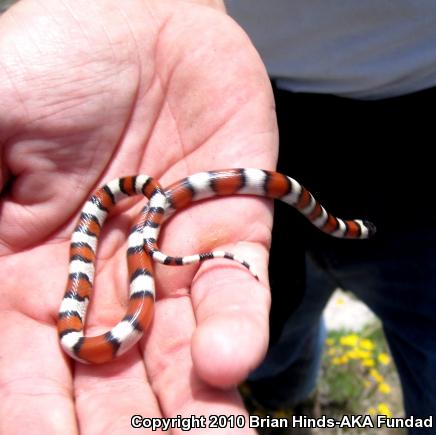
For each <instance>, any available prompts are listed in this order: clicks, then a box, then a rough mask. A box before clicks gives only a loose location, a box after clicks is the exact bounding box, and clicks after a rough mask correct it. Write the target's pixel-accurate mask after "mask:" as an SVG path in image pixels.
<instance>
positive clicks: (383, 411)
mask: <svg viewBox="0 0 436 435" xmlns="http://www.w3.org/2000/svg"><path fill="white" fill-rule="evenodd" d="M377 409H378V413H379V414H380V415H386V417H392V412H391V410H390V409H389V406H388V405H387V404H386V403H379V404H378V407H377Z"/></svg>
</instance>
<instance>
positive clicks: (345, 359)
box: [339, 355, 349, 364]
mask: <svg viewBox="0 0 436 435" xmlns="http://www.w3.org/2000/svg"><path fill="white" fill-rule="evenodd" d="M339 359H340V362H341V364H347V362H348V360H349V358H348V356H347V355H342V356H341V357H340V358H339Z"/></svg>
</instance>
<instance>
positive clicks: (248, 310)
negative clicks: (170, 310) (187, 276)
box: [192, 243, 270, 388]
mask: <svg viewBox="0 0 436 435" xmlns="http://www.w3.org/2000/svg"><path fill="white" fill-rule="evenodd" d="M223 249H225V250H229V251H231V252H234V253H236V254H237V255H239V256H240V257H243V258H245V259H246V260H247V261H248V262H249V263H250V264H252V265H254V266H255V269H256V270H257V271H258V273H259V276H260V281H257V280H256V279H255V278H254V277H253V276H252V275H251V274H250V273H249V272H248V271H247V270H246V269H245V268H244V267H242V266H239V265H237V264H233V263H231V262H229V261H226V260H217V261H214V262H212V261H210V262H206V263H204V264H203V266H202V268H201V269H200V270H199V272H198V273H197V275H196V277H195V280H194V282H193V286H192V304H193V307H194V311H195V316H196V320H197V329H196V331H195V333H194V336H193V342H192V356H193V360H194V365H195V368H196V371H197V373H198V375H199V376H200V377H201V378H202V379H204V380H205V381H206V382H208V383H209V384H211V385H214V386H217V387H221V388H223V387H224V388H225V387H229V386H232V385H236V384H238V383H240V382H242V381H243V380H244V379H246V377H247V376H248V375H249V373H250V372H251V371H252V370H254V369H255V368H256V367H257V366H258V365H259V364H260V362H261V361H262V359H263V357H264V356H265V353H266V349H267V346H268V337H269V335H268V328H269V320H268V319H269V317H268V315H269V308H270V292H269V289H268V287H267V285H266V284H265V283H267V273H266V270H265V265H266V264H267V257H268V254H267V252H266V249H265V248H263V247H262V246H260V245H258V244H255V243H239V244H238V245H234V246H231V247H230V246H229V247H227V246H225V247H223Z"/></svg>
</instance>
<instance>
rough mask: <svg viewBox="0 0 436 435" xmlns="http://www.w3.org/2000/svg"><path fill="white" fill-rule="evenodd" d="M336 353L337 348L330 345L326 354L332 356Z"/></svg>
mask: <svg viewBox="0 0 436 435" xmlns="http://www.w3.org/2000/svg"><path fill="white" fill-rule="evenodd" d="M337 353H338V349H336V348H335V347H331V348H330V349H329V350H327V355H328V356H333V355H336V354H337Z"/></svg>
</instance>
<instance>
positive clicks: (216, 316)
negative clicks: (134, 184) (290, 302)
mask: <svg viewBox="0 0 436 435" xmlns="http://www.w3.org/2000/svg"><path fill="white" fill-rule="evenodd" d="M200 3H201V2H199V4H196V3H195V2H185V1H171V2H161V1H152V0H145V1H144V0H134V1H129V2H119V1H118V0H109V1H105V2H82V1H81V2H77V1H76V0H74V1H72V0H71V1H70V0H67V1H65V2H58V1H57V0H43V1H42V2H41V1H33V0H23V1H20V2H18V3H17V4H16V5H14V6H12V7H11V8H10V9H9V10H8V11H6V12H5V13H4V14H3V15H2V16H1V17H0V65H1V66H0V68H1V71H2V72H1V74H0V94H1V95H2V98H1V110H0V143H1V161H2V166H1V167H2V171H1V173H2V177H1V179H2V191H1V215H0V219H1V222H0V240H1V245H0V246H1V260H0V273H1V276H2V283H1V295H2V297H1V298H0V312H1V316H0V330H1V331H2V333H1V338H0V341H1V343H0V349H1V351H0V354H1V357H0V396H1V401H0V432H1V433H5V434H7V433H20V432H23V431H25V430H28V428H29V427H31V428H32V431H33V432H34V433H64V434H73V433H78V432H79V431H80V432H81V433H83V434H86V433H90V434H95V433H99V432H100V433H101V432H111V433H122V434H126V433H129V432H130V431H135V432H136V431H137V430H138V429H135V428H131V427H130V420H131V417H132V416H133V415H142V416H144V417H148V418H151V417H174V418H176V417H177V415H182V416H185V417H189V416H190V415H195V416H201V415H205V416H209V415H212V414H219V415H221V414H222V415H237V414H243V415H247V414H246V412H245V410H244V407H243V403H242V400H241V398H240V397H239V395H238V393H237V389H236V385H237V384H239V383H240V382H241V381H242V380H243V379H245V378H246V377H247V375H248V373H249V372H251V371H252V370H253V369H254V368H255V367H256V366H257V365H258V364H259V363H260V362H261V360H262V358H263V356H264V354H265V351H266V347H267V342H268V311H269V305H270V295H269V291H268V286H267V271H266V267H267V257H268V249H267V247H268V244H269V238H270V228H271V225H272V204H271V202H270V201H269V200H262V199H259V198H252V197H246V198H234V197H232V198H223V199H216V200H211V201H207V202H205V203H204V204H201V205H197V206H194V207H193V208H192V209H190V210H189V211H186V212H181V213H178V214H177V215H175V216H174V218H173V219H172V220H171V221H170V222H168V224H166V225H165V227H164V233H163V235H162V237H161V238H160V239H159V242H160V243H161V247H162V249H163V250H166V251H167V252H169V253H176V254H189V253H194V252H198V251H202V250H205V249H208V248H212V247H213V248H220V247H221V248H225V249H226V250H228V251H233V252H235V253H238V254H239V255H241V256H243V257H244V258H246V259H247V261H250V262H251V263H252V264H253V265H254V266H255V267H256V270H257V271H258V273H259V275H260V282H257V281H256V280H255V279H254V278H253V277H252V276H251V275H250V273H249V272H248V271H247V270H246V269H245V268H244V267H242V266H238V265H236V264H233V262H230V261H228V260H225V259H223V260H216V261H210V262H205V263H204V265H202V266H201V267H200V268H198V269H197V268H196V267H195V266H194V267H193V268H190V267H186V268H176V267H165V266H162V267H158V266H156V268H155V271H156V275H157V286H158V294H159V296H158V300H157V302H156V304H155V315H154V320H153V323H152V327H151V328H150V329H149V331H148V334H147V337H146V338H145V339H144V340H143V341H142V342H141V346H137V347H136V348H135V349H132V351H130V352H128V353H127V354H126V355H124V356H123V357H121V358H119V359H116V360H114V361H113V362H112V363H108V364H104V365H95V366H94V365H84V364H80V363H77V364H75V363H73V362H72V361H71V360H70V359H69V358H68V357H67V356H66V355H65V354H63V352H62V351H61V348H60V346H59V342H58V337H57V331H56V321H57V312H58V310H59V306H60V303H61V300H62V298H63V293H64V291H65V285H66V281H67V275H68V261H69V259H68V246H69V239H70V236H71V233H72V231H73V228H74V224H75V221H76V220H77V218H78V213H79V210H80V209H81V207H82V205H83V204H84V202H85V201H86V199H87V198H88V196H89V195H90V194H91V192H92V191H93V190H94V189H95V188H97V187H98V186H101V185H102V184H104V183H105V182H107V181H110V180H111V179H114V178H118V177H121V176H123V175H131V174H136V173H145V174H149V175H152V176H154V177H156V178H157V179H158V180H159V181H160V182H161V183H162V185H163V186H166V185H169V184H170V183H171V182H174V181H177V180H179V179H180V178H183V177H184V176H187V175H190V174H192V173H195V172H198V171H201V170H210V169H214V168H215V169H218V168H225V167H238V166H242V167H260V168H269V169H273V168H274V165H275V159H276V153H277V131H276V120H275V114H274V103H273V95H272V92H271V89H270V85H269V79H268V76H267V74H266V72H265V69H264V66H263V64H262V62H261V60H260V58H259V56H258V54H257V52H256V51H255V49H254V48H253V47H252V45H251V43H250V41H249V39H248V37H246V36H245V34H244V33H243V31H242V30H241V29H240V28H239V26H237V25H236V24H235V23H234V21H233V20H232V19H231V18H229V17H228V16H227V15H226V14H225V13H223V11H222V9H221V8H222V6H221V8H220V7H219V6H220V5H219V2H216V3H217V5H216V6H213V5H211V6H207V5H203V4H200ZM247 78H248V79H249V80H248V82H247ZM144 204H145V200H138V201H134V200H132V201H130V202H129V200H126V201H124V202H122V203H120V205H119V208H118V209H117V210H116V211H114V212H113V214H111V216H113V217H112V218H111V219H109V222H108V223H107V224H106V225H105V227H104V229H103V234H102V243H101V245H100V247H99V252H98V260H97V273H96V277H95V289H94V291H95V294H94V297H93V298H92V306H91V307H90V313H89V316H88V319H87V328H86V334H87V335H95V334H96V333H101V332H104V331H106V330H108V329H110V328H111V327H112V326H114V325H115V324H116V323H117V322H118V321H119V320H120V319H121V317H122V316H123V312H124V310H125V304H126V301H127V292H128V280H127V266H126V250H127V234H128V231H129V228H130V225H131V223H132V221H133V219H134V217H135V216H136V214H137V213H138V212H139V211H140V209H141V207H142V206H143V205H144ZM235 217H237V218H236V219H235ZM247 274H248V276H247ZM208 430H209V431H210V432H213V433H216V429H214V428H209V429H205V431H208ZM228 430H229V431H230V430H231V429H230V428H229V429H228ZM240 431H241V433H255V432H254V429H252V428H249V427H248V426H247V425H246V426H245V427H244V428H242V429H241V430H240ZM175 432H177V431H176V430H175ZM224 432H225V429H223V432H221V433H224Z"/></svg>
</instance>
